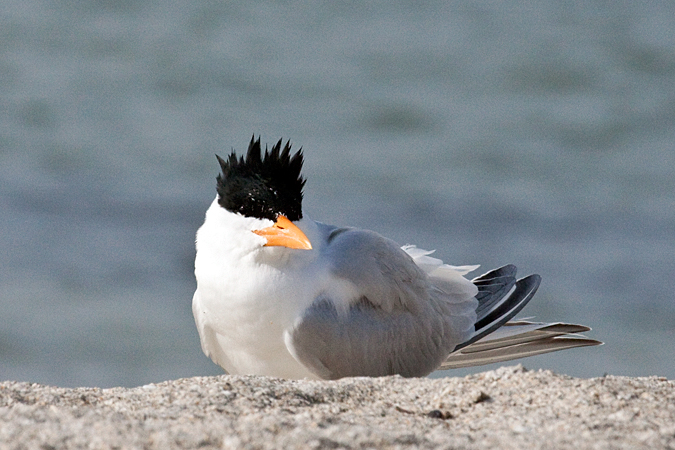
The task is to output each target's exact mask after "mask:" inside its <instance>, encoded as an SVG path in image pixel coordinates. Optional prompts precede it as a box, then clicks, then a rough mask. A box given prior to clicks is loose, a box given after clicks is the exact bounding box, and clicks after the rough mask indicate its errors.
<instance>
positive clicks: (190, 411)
mask: <svg viewBox="0 0 675 450" xmlns="http://www.w3.org/2000/svg"><path fill="white" fill-rule="evenodd" d="M0 448H2V449H23V448H26V449H33V448H35V449H43V450H47V449H61V448H87V449H97V448H120V449H127V448H128V449H132V448H143V449H186V448H201V449H213V448H228V449H229V448H261V449H265V448H329V449H333V448H434V449H436V448H452V449H494V448H505V449H511V448H513V449H516V448H518V449H575V450H578V449H586V448H592V449H619V448H621V449H623V448H625V449H638V448H644V449H665V448H667V449H675V382H674V381H669V380H666V379H664V378H657V377H649V378H628V377H615V376H606V377H603V378H594V379H579V378H572V377H568V376H564V375H557V374H554V373H552V372H549V371H527V370H526V369H524V368H523V367H522V366H514V367H504V368H501V369H499V370H496V371H490V372H484V373H481V374H477V375H472V376H467V377H464V378H443V379H404V378H400V377H388V378H347V379H342V380H339V381H323V382H319V381H289V380H280V379H275V378H265V377H253V376H250V377H239V376H220V377H199V378H189V379H181V380H176V381H167V382H164V383H159V384H151V385H147V386H141V387H137V388H132V389H127V388H113V389H98V388H77V389H67V388H56V387H49V386H42V385H38V384H31V383H17V382H11V381H8V382H4V383H0Z"/></svg>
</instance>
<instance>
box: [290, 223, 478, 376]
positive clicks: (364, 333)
mask: <svg viewBox="0 0 675 450" xmlns="http://www.w3.org/2000/svg"><path fill="white" fill-rule="evenodd" d="M324 231H325V240H324V242H325V245H324V247H323V248H322V249H321V258H322V261H321V262H322V263H325V264H328V265H329V266H330V268H331V273H332V275H333V276H334V277H335V279H336V280H341V281H348V282H349V283H350V284H351V285H353V286H354V287H355V288H356V292H357V295H356V297H355V298H352V299H351V301H350V302H349V305H348V307H347V308H344V307H341V306H339V305H338V306H337V307H336V299H335V298H332V297H331V294H330V293H329V292H322V293H321V294H320V295H318V296H317V298H316V299H315V301H314V303H313V304H312V305H311V306H310V307H309V308H308V309H307V310H306V311H305V312H304V314H303V315H302V316H301V317H300V318H299V319H298V320H297V322H296V323H295V325H294V327H293V328H291V329H289V330H287V331H286V335H285V339H286V345H287V347H288V349H289V351H291V353H292V354H293V355H294V356H295V358H296V359H298V360H299V361H300V362H301V363H302V364H304V365H305V366H307V367H308V368H310V370H312V371H313V372H315V373H316V374H317V375H319V376H321V377H322V378H326V379H336V378H341V377H347V376H385V375H394V374H399V375H402V376H405V377H414V376H424V375H427V374H429V373H430V372H432V371H433V370H434V369H436V368H437V367H438V366H439V365H440V364H441V363H442V362H443V361H444V360H445V358H446V357H447V356H448V354H449V353H450V352H451V351H452V350H453V349H454V348H455V347H456V346H457V345H458V344H459V343H461V342H464V341H465V340H466V339H467V338H469V337H470V335H471V333H472V332H473V330H474V328H473V324H474V322H475V317H476V316H475V309H476V304H477V302H476V301H475V299H474V298H473V296H471V295H466V294H457V293H447V292H444V291H442V290H441V289H439V288H437V287H436V286H434V285H432V284H431V283H430V282H429V277H428V276H427V274H426V273H425V272H424V271H423V270H422V269H420V267H418V265H417V264H415V262H414V261H413V259H412V258H411V257H410V255H408V253H406V252H405V251H403V250H402V249H401V248H400V247H399V246H398V245H397V244H396V243H394V242H393V241H391V240H388V239H386V238H384V237H382V236H380V235H378V234H377V233H373V232H370V231H363V230H356V229H345V228H328V227H326V228H325V229H324ZM451 290H452V289H447V291H451Z"/></svg>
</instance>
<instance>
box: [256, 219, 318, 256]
mask: <svg viewBox="0 0 675 450" xmlns="http://www.w3.org/2000/svg"><path fill="white" fill-rule="evenodd" d="M253 232H254V233H255V234H257V235H258V236H262V237H264V238H265V239H267V243H266V244H265V247H273V246H281V247H288V248H297V249H300V250H311V249H312V244H311V243H310V242H309V239H308V238H307V236H305V233H303V232H302V231H300V228H298V227H296V226H295V225H293V222H291V221H290V220H288V219H287V218H286V216H282V215H279V217H277V221H276V223H275V224H274V225H272V226H271V227H269V228H263V229H262V230H253Z"/></svg>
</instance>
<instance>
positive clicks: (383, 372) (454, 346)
mask: <svg viewBox="0 0 675 450" xmlns="http://www.w3.org/2000/svg"><path fill="white" fill-rule="evenodd" d="M282 145H283V142H282V140H281V139H280V140H279V141H278V142H277V143H276V144H275V145H273V146H272V148H271V149H269V148H268V146H267V145H266V146H265V151H264V152H263V150H262V146H261V143H260V137H258V139H255V135H253V137H252V138H251V141H250V143H249V146H248V150H247V151H246V154H245V155H240V156H239V157H238V156H237V155H236V152H235V151H234V149H233V150H232V152H231V154H230V155H229V156H228V157H227V158H226V159H223V158H221V157H220V156H218V155H216V158H217V160H218V163H219V165H220V173H219V174H218V176H217V178H216V191H217V195H216V198H215V199H214V200H213V202H212V203H211V205H210V206H209V208H208V209H207V211H206V215H205V220H204V223H203V225H202V226H201V227H200V228H199V229H198V231H197V235H196V257H195V277H196V281H197V289H196V291H195V293H194V296H193V300H192V311H193V315H194V319H195V323H196V326H197V330H198V332H199V337H200V342H201V347H202V350H203V352H204V353H205V354H206V355H207V356H208V357H210V358H211V359H212V360H213V362H215V363H216V364H218V365H219V366H221V367H222V368H223V369H224V370H225V372H226V373H228V374H231V375H261V376H271V377H279V378H286V379H305V378H306V379H324V380H331V379H339V378H343V377H355V376H363V377H380V376H390V375H400V376H402V377H424V376H427V375H428V374H430V373H431V372H433V371H436V370H445V369H452V368H458V367H468V366H474V365H482V364H488V363H494V362H502V361H508V360H511V359H516V358H521V357H525V356H532V355H538V354H542V353H546V352H551V351H556V350H563V349H568V348H575V347H584V346H593V345H599V344H601V342H599V341H596V340H593V339H589V338H587V337H585V336H583V335H580V334H579V333H582V332H586V331H589V330H590V328H589V327H586V326H583V325H575V324H569V323H561V322H555V323H540V322H531V321H530V320H517V319H514V317H515V315H516V314H518V313H519V312H520V311H521V310H522V309H523V307H524V306H525V305H526V304H527V303H528V302H529V301H530V300H531V299H532V297H533V296H534V294H535V292H536V291H537V289H538V287H539V285H540V282H541V277H540V276H539V275H529V276H526V277H524V278H520V279H518V278H517V277H516V270H517V269H516V267H515V266H514V265H505V266H503V267H500V268H498V269H494V270H491V271H489V272H487V273H485V274H483V275H480V276H478V277H475V278H473V279H469V278H467V277H465V275H467V274H468V273H470V272H472V271H474V270H476V269H477V268H478V267H479V266H452V265H449V264H445V263H444V262H443V261H442V260H440V259H437V258H435V257H432V256H430V255H431V254H432V253H433V252H432V251H428V250H424V249H421V248H418V247H416V246H414V245H404V246H400V245H399V244H397V243H395V242H394V241H392V240H390V239H388V238H386V237H384V236H382V235H380V234H378V233H376V232H374V231H369V230H363V229H359V228H353V227H342V226H333V225H327V224H324V223H321V222H317V221H314V220H311V219H309V218H307V217H305V215H304V213H303V210H302V200H303V189H304V186H305V182H306V180H305V178H304V177H303V175H302V173H301V172H302V166H303V161H304V155H303V150H302V148H300V149H299V150H298V151H297V152H292V151H291V143H290V140H289V141H287V142H286V144H285V145H283V148H282Z"/></svg>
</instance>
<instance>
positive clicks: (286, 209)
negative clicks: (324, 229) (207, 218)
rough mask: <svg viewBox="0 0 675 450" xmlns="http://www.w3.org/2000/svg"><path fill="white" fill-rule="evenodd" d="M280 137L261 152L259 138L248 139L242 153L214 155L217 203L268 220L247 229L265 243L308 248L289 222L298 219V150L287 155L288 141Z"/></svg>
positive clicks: (302, 181) (301, 180) (300, 160)
mask: <svg viewBox="0 0 675 450" xmlns="http://www.w3.org/2000/svg"><path fill="white" fill-rule="evenodd" d="M281 144H282V142H281V140H279V142H277V143H276V144H275V145H274V146H273V147H272V149H271V150H268V149H267V148H265V153H264V154H263V152H262V149H261V147H260V138H258V140H256V139H255V136H254V137H252V138H251V143H250V144H249V146H248V151H247V152H246V156H245V157H244V156H241V157H239V158H237V155H236V154H235V153H234V151H233V152H232V153H231V154H230V155H229V157H228V158H227V159H222V158H221V157H220V156H218V155H216V158H218V162H219V163H220V168H221V170H222V173H221V174H219V175H218V177H217V179H216V180H217V185H216V190H217V191H218V204H219V205H220V206H221V207H222V208H224V209H226V210H227V211H229V212H231V213H235V214H240V215H242V216H244V217H248V218H256V219H268V220H271V221H273V222H274V225H272V226H271V227H267V228H262V229H255V230H251V232H252V233H255V234H257V235H259V236H262V237H264V238H265V239H266V241H267V242H266V244H265V246H283V247H288V248H295V249H304V250H309V249H311V248H312V245H311V243H310V241H309V239H308V238H307V236H305V234H304V233H303V232H302V231H301V230H300V229H299V228H298V227H297V226H296V225H295V224H294V223H293V222H297V221H299V220H300V219H302V189H303V187H304V185H305V179H304V178H303V177H302V175H301V173H300V172H301V171H302V163H303V157H302V149H300V150H298V151H297V152H296V153H295V154H293V155H291V144H290V141H288V142H286V145H285V146H284V147H283V150H282V148H281Z"/></svg>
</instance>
